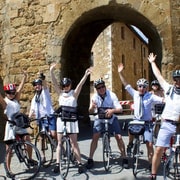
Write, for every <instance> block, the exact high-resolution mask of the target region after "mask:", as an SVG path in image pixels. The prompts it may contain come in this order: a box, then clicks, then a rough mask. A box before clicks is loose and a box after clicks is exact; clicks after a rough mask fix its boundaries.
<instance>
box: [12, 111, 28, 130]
mask: <svg viewBox="0 0 180 180" xmlns="http://www.w3.org/2000/svg"><path fill="white" fill-rule="evenodd" d="M11 119H12V121H13V122H15V125H16V126H17V127H20V128H28V127H29V124H30V122H29V117H28V116H27V115H26V114H23V113H20V112H17V113H14V114H13V115H12V117H11Z"/></svg>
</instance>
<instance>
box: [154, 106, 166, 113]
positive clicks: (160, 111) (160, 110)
mask: <svg viewBox="0 0 180 180" xmlns="http://www.w3.org/2000/svg"><path fill="white" fill-rule="evenodd" d="M164 106H165V104H155V105H154V109H155V114H162V112H163V109H164Z"/></svg>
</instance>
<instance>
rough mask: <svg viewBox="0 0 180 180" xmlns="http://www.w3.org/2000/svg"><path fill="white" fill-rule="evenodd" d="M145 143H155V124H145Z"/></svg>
mask: <svg viewBox="0 0 180 180" xmlns="http://www.w3.org/2000/svg"><path fill="white" fill-rule="evenodd" d="M144 142H153V123H152V122H146V123H145V131H144Z"/></svg>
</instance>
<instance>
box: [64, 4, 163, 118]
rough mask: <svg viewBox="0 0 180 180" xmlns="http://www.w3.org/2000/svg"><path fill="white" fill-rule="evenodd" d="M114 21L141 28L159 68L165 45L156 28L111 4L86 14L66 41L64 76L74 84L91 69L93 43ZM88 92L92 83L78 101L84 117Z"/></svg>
mask: <svg viewBox="0 0 180 180" xmlns="http://www.w3.org/2000/svg"><path fill="white" fill-rule="evenodd" d="M113 22H123V23H126V24H129V25H134V26H136V27H138V28H139V29H140V30H141V31H142V32H143V33H144V34H145V35H146V36H147V37H148V38H149V51H150V52H155V53H156V54H157V55H158V58H159V61H158V65H159V66H160V64H161V63H160V62H161V59H162V44H161V39H160V36H159V34H158V32H157V30H156V28H155V26H154V25H153V24H152V23H151V21H150V20H148V19H147V18H146V17H145V16H143V15H142V14H140V13H139V12H137V11H136V10H135V9H133V8H132V7H129V6H127V5H120V4H116V3H112V4H110V5H108V6H101V7H98V8H95V9H93V10H90V11H88V12H85V13H83V14H82V16H81V17H80V18H79V19H77V21H75V22H74V23H73V25H72V26H71V28H70V29H69V31H68V33H67V34H66V37H65V38H64V41H63V46H62V59H61V64H62V69H61V70H62V72H61V73H62V74H61V76H69V77H71V78H72V79H74V80H75V82H74V83H75V84H77V83H78V81H79V80H80V78H81V77H82V76H83V74H84V71H85V69H86V68H87V67H89V66H90V55H91V48H92V46H93V43H94V42H95V40H96V38H97V37H98V35H99V34H100V33H101V32H102V31H103V30H104V29H105V28H106V27H107V26H109V25H110V24H112V23H113ZM89 92H90V90H89V81H87V82H86V84H85V87H84V88H83V90H82V93H81V95H80V98H79V104H81V107H83V109H81V111H82V112H83V114H87V113H86V112H87V109H88V106H89ZM84 100H86V101H84ZM87 118H88V117H86V119H87Z"/></svg>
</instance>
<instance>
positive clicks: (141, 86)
mask: <svg viewBox="0 0 180 180" xmlns="http://www.w3.org/2000/svg"><path fill="white" fill-rule="evenodd" d="M138 88H143V89H145V88H146V86H143V85H140V86H138Z"/></svg>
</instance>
